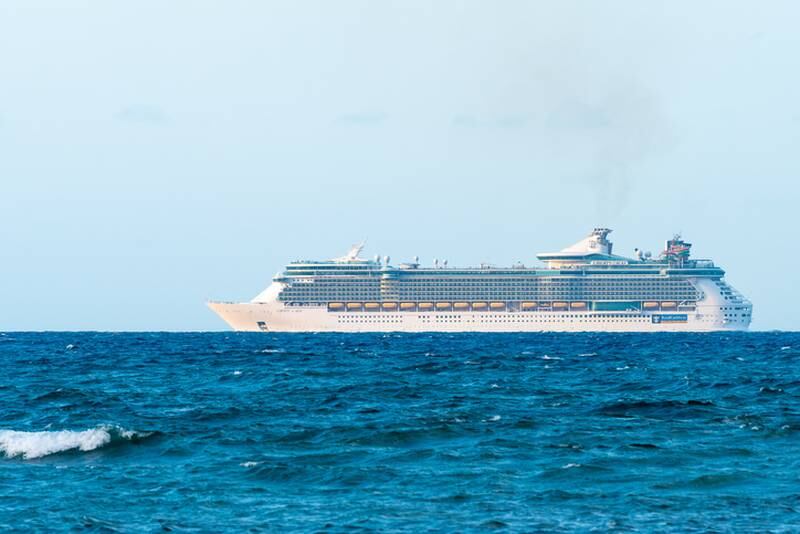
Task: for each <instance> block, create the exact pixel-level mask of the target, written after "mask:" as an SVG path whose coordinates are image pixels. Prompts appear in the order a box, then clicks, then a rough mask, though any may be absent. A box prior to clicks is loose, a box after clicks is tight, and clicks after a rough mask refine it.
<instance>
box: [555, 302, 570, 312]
mask: <svg viewBox="0 0 800 534" xmlns="http://www.w3.org/2000/svg"><path fill="white" fill-rule="evenodd" d="M567 306H568V304H567V303H566V302H554V303H553V309H554V310H564V309H566V308H567Z"/></svg>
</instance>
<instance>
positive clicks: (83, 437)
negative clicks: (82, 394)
mask: <svg viewBox="0 0 800 534" xmlns="http://www.w3.org/2000/svg"><path fill="white" fill-rule="evenodd" d="M151 435H153V432H137V431H135V430H126V429H124V428H121V427H118V426H110V425H103V426H98V427H96V428H90V429H87V430H82V431H74V430H55V431H41V432H23V431H19V430H0V452H2V453H3V454H5V456H6V457H8V458H15V457H22V459H24V460H32V459H34V458H41V457H43V456H49V455H51V454H58V453H61V452H66V451H72V450H78V451H83V452H87V451H93V450H95V449H99V448H100V447H105V446H106V445H109V444H112V443H114V442H120V441H129V442H131V441H138V440H141V439H143V438H147V437H149V436H151Z"/></svg>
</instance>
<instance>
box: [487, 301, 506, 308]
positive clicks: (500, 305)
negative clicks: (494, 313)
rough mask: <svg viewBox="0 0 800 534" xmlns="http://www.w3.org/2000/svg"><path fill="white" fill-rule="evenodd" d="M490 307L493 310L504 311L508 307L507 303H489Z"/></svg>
mask: <svg viewBox="0 0 800 534" xmlns="http://www.w3.org/2000/svg"><path fill="white" fill-rule="evenodd" d="M489 307H490V308H491V309H493V310H502V309H503V308H505V307H506V303H505V302H491V303H489Z"/></svg>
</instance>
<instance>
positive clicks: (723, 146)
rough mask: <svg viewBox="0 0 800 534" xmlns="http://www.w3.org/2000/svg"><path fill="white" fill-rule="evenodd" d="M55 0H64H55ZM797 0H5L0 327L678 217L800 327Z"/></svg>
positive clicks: (557, 243)
mask: <svg viewBox="0 0 800 534" xmlns="http://www.w3.org/2000/svg"><path fill="white" fill-rule="evenodd" d="M67 6H69V7H67ZM798 20H800V4H798V3H797V2H790V1H787V2H769V1H767V2H731V1H724V2H723V1H719V2H696V1H684V2H680V1H678V2H675V1H671V2H641V1H639V0H635V1H634V0H631V1H607V2H590V1H586V2H569V1H562V0H559V1H552V2H514V1H499V2H489V1H484V2H469V1H463V0H462V1H450V0H437V1H435V2H432V1H430V0H426V1H419V2H413V1H403V2H380V1H374V0H373V1H359V2H356V1H330V0H327V1H318V2H303V1H294V0H293V1H286V2H266V1H251V2H243V1H225V2H198V1H191V2H190V1H184V2H178V1H175V2H163V1H158V2H156V1H152V2H148V1H137V2H114V1H107V0H103V1H93V2H88V1H87V2H64V1H51V2H41V1H36V0H6V1H4V2H2V3H0V195H1V196H0V199H1V204H0V260H1V261H2V263H0V330H14V329H37V330H39V329H111V330H141V329H157V330H162V329H163V330H181V329H192V330H202V329H222V328H224V327H225V325H224V324H223V323H222V322H221V321H220V320H219V319H218V318H217V317H216V316H214V315H213V314H212V313H211V312H210V311H209V310H208V309H207V308H206V307H205V305H204V301H205V299H206V298H209V297H210V298H221V299H226V300H240V299H249V298H251V297H252V296H254V295H255V294H257V293H258V292H259V291H260V290H261V289H262V288H263V287H265V286H266V285H267V283H268V282H269V280H270V278H271V277H272V275H273V274H274V273H275V272H276V271H277V270H279V269H280V268H281V267H282V266H283V265H284V264H285V263H286V262H287V261H288V260H292V259H297V258H327V257H331V256H335V255H339V254H341V253H342V252H344V251H345V250H346V249H347V247H348V246H349V245H350V244H351V243H352V242H354V241H357V240H360V239H362V238H364V237H367V238H369V243H368V247H367V250H366V251H365V252H366V253H367V254H369V255H372V254H375V253H380V254H390V255H391V256H392V257H393V258H394V259H397V260H402V259H408V258H411V257H413V256H414V255H419V256H420V257H421V258H422V261H423V262H426V263H427V262H431V261H432V259H433V258H434V257H438V258H448V259H449V260H450V264H453V265H467V264H477V263H479V262H481V261H491V262H493V263H495V264H499V265H503V264H510V263H512V262H514V261H517V260H520V261H523V262H525V263H533V261H534V257H535V254H536V252H539V251H544V250H553V249H559V248H561V247H563V246H566V245H568V244H570V243H572V242H574V241H576V240H578V239H579V238H581V237H582V236H583V235H584V234H585V233H586V232H587V231H588V230H589V229H591V228H592V227H594V226H598V225H606V226H610V227H612V228H614V229H615V232H614V233H613V234H612V238H614V240H615V243H616V247H617V248H616V251H617V252H620V253H629V252H630V251H631V250H632V249H633V247H634V246H639V247H641V248H644V249H649V250H652V251H654V252H657V251H659V250H660V249H661V247H662V245H663V240H664V239H665V238H667V237H669V236H670V235H671V234H672V233H673V232H675V231H682V232H683V234H684V237H685V238H686V239H687V240H689V241H691V242H693V243H694V245H695V246H694V250H695V253H696V255H698V256H701V257H711V258H713V259H714V260H716V261H717V263H718V264H720V265H722V266H723V268H725V269H727V271H728V280H729V281H730V282H731V283H732V284H733V285H734V286H735V287H736V288H738V289H740V290H741V291H742V292H743V293H745V294H746V295H747V296H748V297H750V298H751V300H753V302H754V306H755V309H754V323H753V327H754V328H757V329H772V328H781V329H797V328H798V326H800V319H798V312H797V309H796V308H797V305H798V303H800V287H799V286H800V284H798V283H797V280H798V274H797V273H798V271H797V264H798V263H799V262H800V252H798V250H800V247H798V245H797V241H796V234H797V227H798V224H797V223H796V220H797V209H798V208H797V201H798V198H800V184H798V180H797V179H798V176H800V144H799V143H798V141H799V140H800V102H798V95H800V65H798V62H799V60H798V58H800V32H798V31H797V21H798Z"/></svg>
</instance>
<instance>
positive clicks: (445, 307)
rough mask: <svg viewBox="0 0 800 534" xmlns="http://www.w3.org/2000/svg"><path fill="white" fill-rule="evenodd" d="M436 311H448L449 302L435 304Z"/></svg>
mask: <svg viewBox="0 0 800 534" xmlns="http://www.w3.org/2000/svg"><path fill="white" fill-rule="evenodd" d="M436 309H437V310H449V309H450V303H449V302H437V303H436Z"/></svg>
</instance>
